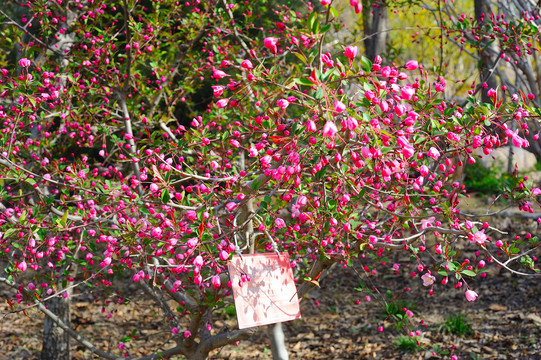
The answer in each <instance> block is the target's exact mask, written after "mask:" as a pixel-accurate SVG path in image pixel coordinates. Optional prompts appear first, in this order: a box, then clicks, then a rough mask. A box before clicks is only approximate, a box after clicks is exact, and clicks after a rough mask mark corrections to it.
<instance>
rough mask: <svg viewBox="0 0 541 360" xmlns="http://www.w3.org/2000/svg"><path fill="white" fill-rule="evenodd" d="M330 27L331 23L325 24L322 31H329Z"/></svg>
mask: <svg viewBox="0 0 541 360" xmlns="http://www.w3.org/2000/svg"><path fill="white" fill-rule="evenodd" d="M330 28H331V24H327V25H324V26H323V27H322V28H321V33H326V32H327V31H329V29H330Z"/></svg>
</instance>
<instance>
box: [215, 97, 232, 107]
mask: <svg viewBox="0 0 541 360" xmlns="http://www.w3.org/2000/svg"><path fill="white" fill-rule="evenodd" d="M228 103H229V99H220V100H218V101H216V106H217V107H218V108H220V109H223V108H224V107H226V106H227V104H228Z"/></svg>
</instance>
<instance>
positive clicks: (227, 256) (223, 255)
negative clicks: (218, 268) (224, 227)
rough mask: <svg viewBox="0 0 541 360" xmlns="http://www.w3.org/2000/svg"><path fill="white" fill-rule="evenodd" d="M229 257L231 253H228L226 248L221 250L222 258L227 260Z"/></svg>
mask: <svg viewBox="0 0 541 360" xmlns="http://www.w3.org/2000/svg"><path fill="white" fill-rule="evenodd" d="M227 259H229V254H228V253H227V251H225V250H222V251H220V260H223V261H225V260H227Z"/></svg>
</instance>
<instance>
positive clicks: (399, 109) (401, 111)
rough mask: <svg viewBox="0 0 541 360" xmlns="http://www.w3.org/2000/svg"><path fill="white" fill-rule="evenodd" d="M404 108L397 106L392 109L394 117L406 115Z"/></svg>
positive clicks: (400, 105)
mask: <svg viewBox="0 0 541 360" xmlns="http://www.w3.org/2000/svg"><path fill="white" fill-rule="evenodd" d="M406 110H407V109H406V107H405V106H404V105H402V104H398V105H396V106H395V107H394V113H395V114H396V116H402V115H404V114H405V113H406Z"/></svg>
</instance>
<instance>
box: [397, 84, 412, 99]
mask: <svg viewBox="0 0 541 360" xmlns="http://www.w3.org/2000/svg"><path fill="white" fill-rule="evenodd" d="M400 95H401V97H402V99H404V100H410V99H411V98H412V97H413V95H415V89H414V88H412V87H411V86H409V85H406V86H404V87H403V88H402V89H400Z"/></svg>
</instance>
